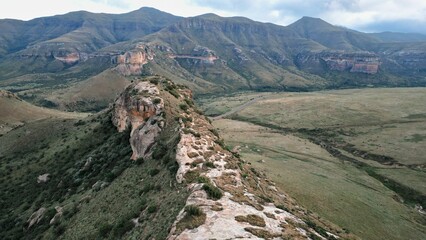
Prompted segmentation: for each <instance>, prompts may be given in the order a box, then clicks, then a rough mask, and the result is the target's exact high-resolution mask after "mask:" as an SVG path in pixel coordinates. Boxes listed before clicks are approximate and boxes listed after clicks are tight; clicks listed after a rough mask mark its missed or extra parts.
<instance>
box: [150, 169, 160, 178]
mask: <svg viewBox="0 0 426 240" xmlns="http://www.w3.org/2000/svg"><path fill="white" fill-rule="evenodd" d="M159 172H160V170H158V169H156V168H154V169H151V170H149V171H148V174H149V175H150V176H151V177H153V176H155V175H157V174H158V173H159Z"/></svg>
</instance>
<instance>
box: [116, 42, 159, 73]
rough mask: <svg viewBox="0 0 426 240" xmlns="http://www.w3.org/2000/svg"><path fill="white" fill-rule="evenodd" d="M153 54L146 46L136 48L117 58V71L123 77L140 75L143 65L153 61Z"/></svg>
mask: <svg viewBox="0 0 426 240" xmlns="http://www.w3.org/2000/svg"><path fill="white" fill-rule="evenodd" d="M153 58H154V53H153V51H151V50H150V49H149V48H148V47H146V46H143V45H141V46H138V47H137V48H136V49H135V50H132V51H129V52H126V53H124V54H122V55H119V56H117V59H116V62H117V67H115V70H117V71H118V72H119V73H120V74H122V75H124V76H130V75H140V74H141V73H142V69H143V65H145V64H147V63H148V62H149V61H150V60H153Z"/></svg>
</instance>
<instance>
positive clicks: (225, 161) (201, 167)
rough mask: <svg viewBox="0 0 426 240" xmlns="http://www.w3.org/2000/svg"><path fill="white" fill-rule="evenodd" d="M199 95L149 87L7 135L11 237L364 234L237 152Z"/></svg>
mask: <svg viewBox="0 0 426 240" xmlns="http://www.w3.org/2000/svg"><path fill="white" fill-rule="evenodd" d="M191 95H192V93H191V91H190V90H189V89H187V88H185V87H183V86H178V85H175V84H174V83H172V82H171V81H170V80H167V79H165V78H163V77H151V78H147V79H141V80H139V81H137V82H135V83H133V84H132V85H130V86H129V87H127V88H126V90H125V91H124V92H123V93H122V94H121V95H120V96H119V97H118V98H117V100H116V101H115V103H114V108H112V109H109V110H108V111H105V112H103V113H100V114H97V115H94V116H91V117H89V118H87V119H84V120H80V121H73V120H71V121H57V120H46V121H41V122H37V123H32V124H31V125H28V126H24V127H23V128H20V129H17V130H14V131H12V132H10V133H8V134H7V135H5V136H2V137H0V143H2V144H1V145H0V146H1V147H0V149H1V153H2V155H0V158H1V165H0V170H1V172H0V173H1V174H0V178H1V179H2V181H1V184H0V188H1V191H2V192H5V193H7V195H6V197H5V198H3V199H2V202H1V203H2V206H3V207H2V209H1V210H0V211H1V216H2V217H1V220H0V227H1V231H0V236H1V237H2V239H9V238H10V239H16V238H19V239H34V238H43V239H46V238H61V239H80V238H85V237H88V238H113V239H123V238H126V239H128V238H138V239H141V238H142V239H145V238H155V239H188V238H191V239H194V238H205V237H209V238H212V237H216V238H227V239H229V238H230V239H234V238H241V237H243V238H247V239H259V238H276V237H283V238H285V237H287V238H293V239H308V238H310V239H312V238H316V237H317V238H318V237H319V238H321V236H322V237H326V238H334V236H336V235H335V234H339V235H340V236H341V237H343V238H350V239H353V238H355V237H354V236H352V235H349V234H346V233H343V230H341V229H340V228H338V227H336V226H334V225H333V224H331V223H328V222H326V221H325V220H323V219H321V218H319V217H318V216H316V215H314V214H311V213H308V212H307V211H306V210H304V209H303V208H301V207H300V206H298V205H297V204H296V203H295V202H294V201H293V200H292V199H291V198H289V197H288V196H287V195H285V194H284V193H282V192H281V191H280V190H278V189H277V188H276V187H275V186H274V183H272V182H271V181H269V180H267V179H266V177H265V176H264V175H263V174H261V173H259V172H257V171H256V170H255V169H254V168H252V167H251V166H250V165H249V164H247V163H246V162H245V161H243V160H242V159H240V158H239V157H238V155H237V154H236V153H231V152H230V151H229V150H227V149H226V146H225V145H224V143H223V141H222V140H221V139H220V137H219V136H218V134H217V132H215V131H214V128H213V127H212V126H211V125H210V123H209V122H208V120H207V119H206V118H205V117H204V116H203V115H201V114H200V113H199V111H198V110H197V109H196V108H195V106H194V105H193V102H192V99H191ZM47 128H49V134H46V129H47ZM29 129H33V130H32V131H29ZM21 135H24V136H25V137H24V138H21V137H19V136H21ZM29 142H35V144H28V143H29ZM129 143H130V144H129ZM129 158H131V159H133V160H131V159H129ZM8 169H13V171H12V170H8ZM28 169H31V171H28ZM12 175H13V176H16V178H13V177H11V176H12ZM6 179H9V181H5V180H6ZM12 183H13V184H12ZM11 185H13V186H14V188H13V189H11V188H10V186H11ZM18 197H19V198H20V199H21V200H17V198H18ZM12 209H13V210H14V211H11V210H12ZM217 219H220V221H217Z"/></svg>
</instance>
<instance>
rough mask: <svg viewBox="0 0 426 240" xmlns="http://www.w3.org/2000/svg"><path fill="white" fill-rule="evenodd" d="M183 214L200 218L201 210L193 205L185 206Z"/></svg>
mask: <svg viewBox="0 0 426 240" xmlns="http://www.w3.org/2000/svg"><path fill="white" fill-rule="evenodd" d="M185 212H186V213H187V214H188V215H190V216H201V215H202V214H203V210H201V208H199V207H198V206H195V205H188V206H186V207H185Z"/></svg>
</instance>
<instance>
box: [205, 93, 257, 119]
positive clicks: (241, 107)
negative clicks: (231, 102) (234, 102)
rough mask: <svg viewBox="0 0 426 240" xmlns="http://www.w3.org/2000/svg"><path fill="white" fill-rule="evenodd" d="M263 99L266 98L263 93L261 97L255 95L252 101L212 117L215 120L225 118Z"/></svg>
mask: <svg viewBox="0 0 426 240" xmlns="http://www.w3.org/2000/svg"><path fill="white" fill-rule="evenodd" d="M262 99H265V96H263V95H262V96H259V97H255V98H253V99H251V100H250V101H248V102H246V103H244V104H242V105H240V106H238V107H234V108H233V109H231V110H230V111H229V112H226V113H224V114H221V115H219V116H216V117H211V118H210V119H211V120H213V121H214V120H219V119H222V118H225V117H227V116H229V115H232V114H234V113H237V112H239V111H241V110H243V109H245V108H247V107H248V106H250V105H252V104H254V103H256V102H258V101H259V100H262Z"/></svg>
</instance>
